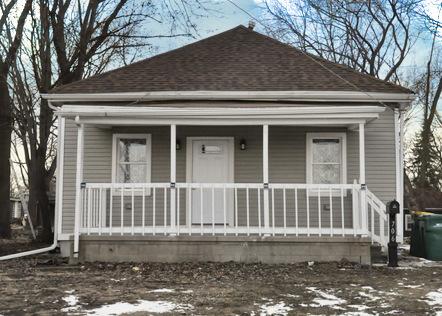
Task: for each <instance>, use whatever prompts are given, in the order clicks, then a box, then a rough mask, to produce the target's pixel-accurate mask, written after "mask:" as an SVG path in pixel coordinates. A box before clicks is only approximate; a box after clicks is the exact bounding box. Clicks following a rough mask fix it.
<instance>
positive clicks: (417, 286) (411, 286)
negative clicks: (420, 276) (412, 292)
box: [403, 284, 423, 289]
mask: <svg viewBox="0 0 442 316" xmlns="http://www.w3.org/2000/svg"><path fill="white" fill-rule="evenodd" d="M422 285H423V284H417V285H404V286H403V287H406V288H409V289H417V288H419V287H421V286H422Z"/></svg>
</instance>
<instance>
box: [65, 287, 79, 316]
mask: <svg viewBox="0 0 442 316" xmlns="http://www.w3.org/2000/svg"><path fill="white" fill-rule="evenodd" d="M65 293H74V290H72V291H65ZM61 299H62V301H64V302H65V303H66V304H67V305H68V306H67V307H65V308H63V309H62V312H65V313H67V312H73V311H76V310H78V309H79V308H80V305H78V302H79V299H78V297H77V296H76V295H74V294H70V295H68V296H65V297H62V298H61Z"/></svg>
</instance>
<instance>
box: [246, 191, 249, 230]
mask: <svg viewBox="0 0 442 316" xmlns="http://www.w3.org/2000/svg"><path fill="white" fill-rule="evenodd" d="M246 210H247V236H250V207H249V188H246Z"/></svg>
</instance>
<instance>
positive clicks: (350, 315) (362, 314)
mask: <svg viewBox="0 0 442 316" xmlns="http://www.w3.org/2000/svg"><path fill="white" fill-rule="evenodd" d="M374 315H379V314H378V313H376V314H370V313H366V312H362V311H358V312H347V313H345V314H342V315H341V316H374Z"/></svg>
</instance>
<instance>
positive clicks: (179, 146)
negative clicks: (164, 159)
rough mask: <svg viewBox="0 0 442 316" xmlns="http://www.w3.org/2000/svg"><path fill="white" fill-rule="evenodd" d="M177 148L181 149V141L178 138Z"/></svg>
mask: <svg viewBox="0 0 442 316" xmlns="http://www.w3.org/2000/svg"><path fill="white" fill-rule="evenodd" d="M175 149H176V150H181V141H180V140H179V139H177V140H176V145H175Z"/></svg>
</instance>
